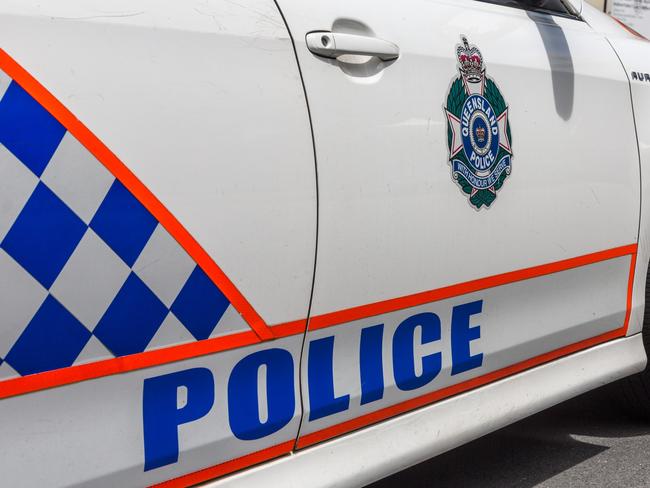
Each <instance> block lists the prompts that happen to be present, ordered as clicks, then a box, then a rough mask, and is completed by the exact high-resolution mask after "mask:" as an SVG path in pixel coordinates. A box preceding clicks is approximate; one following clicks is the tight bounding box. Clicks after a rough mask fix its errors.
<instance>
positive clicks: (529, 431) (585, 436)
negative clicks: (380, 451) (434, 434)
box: [369, 385, 650, 488]
mask: <svg viewBox="0 0 650 488" xmlns="http://www.w3.org/2000/svg"><path fill="white" fill-rule="evenodd" d="M619 395H620V390H619V389H618V387H617V385H610V386H608V387H605V388H601V389H599V390H596V391H593V392H590V393H587V394H585V395H582V396H580V397H577V398H575V399H573V400H570V401H568V402H565V403H562V404H560V405H557V406H555V407H553V408H551V409H549V410H546V411H544V412H541V413H539V414H537V415H534V416H532V417H529V418H527V419H525V420H522V421H520V422H517V423H515V424H513V425H511V426H508V427H505V428H503V429H501V430H499V431H496V432H494V433H492V434H489V435H487V436H485V437H482V438H480V439H477V440H475V441H473V442H471V443H469V444H466V445H464V446H461V447H459V448H457V449H454V450H452V451H449V452H447V453H445V454H442V455H440V456H437V457H435V458H433V459H431V460H429V461H426V462H423V463H421V464H418V465H416V466H414V467H412V468H409V469H407V470H404V471H402V472H400V473H397V474H395V475H393V476H390V477H388V478H385V479H383V480H381V481H379V482H377V483H374V484H372V485H369V488H392V487H396V486H399V487H409V488H424V487H426V488H429V487H436V488H452V487H453V488H458V487H463V488H479V487H480V488H489V487H494V488H497V487H498V488H509V487H517V488H531V487H534V486H537V485H539V484H541V483H543V482H544V481H546V480H548V479H550V478H552V477H554V476H556V475H558V474H560V473H562V472H564V471H567V470H569V469H570V468H572V467H574V466H576V465H578V464H580V463H583V462H584V461H586V460H588V459H590V458H592V457H594V456H597V455H599V454H601V453H603V452H604V451H607V450H608V449H609V447H608V446H607V441H603V442H599V441H598V440H599V439H611V438H617V439H619V438H626V437H639V436H645V435H648V434H650V426H649V425H648V424H647V423H643V422H641V421H638V420H634V419H632V418H630V417H629V416H627V415H625V414H624V413H622V412H623V410H622V408H621V406H620V405H619V404H618V402H617V397H618V396H619Z"/></svg>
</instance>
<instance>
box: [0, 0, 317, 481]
mask: <svg viewBox="0 0 650 488" xmlns="http://www.w3.org/2000/svg"><path fill="white" fill-rule="evenodd" d="M315 180H316V178H315V170H314V159H313V145H312V139H311V132H310V127H309V117H308V114H307V104H306V101H305V96H304V91H303V87H302V83H301V81H300V74H299V70H298V66H297V64H296V59H295V53H294V51H293V46H292V45H291V41H290V38H289V34H288V32H287V30H286V28H285V25H284V22H283V20H282V17H281V15H280V12H279V11H278V9H277V7H276V5H275V3H274V2H273V1H272V0H247V1H246V2H245V5H239V4H238V3H233V2H230V1H227V0H209V1H201V2H182V1H181V2H178V1H160V2H153V3H152V2H150V1H148V0H135V1H131V0H130V1H128V2H119V1H118V2H115V1H103V0H98V1H94V2H88V3H79V2H66V1H60V2H53V3H51V4H48V5H44V4H41V3H39V2H32V1H18V2H11V1H9V2H3V3H2V5H0V452H2V456H0V472H2V481H1V482H0V484H2V485H3V486H23V487H29V486H35V487H38V486H52V487H59V486H107V487H112V486H120V487H130V486H139V487H141V486H150V485H153V484H156V483H160V482H165V481H169V480H173V482H172V483H171V484H172V485H173V486H187V485H193V484H196V483H198V482H199V481H202V480H205V479H210V478H214V477H217V476H219V475H223V474H225V473H228V472H231V471H234V470H237V469H242V468H244V467H246V466H249V465H251V464H255V463H258V462H261V461H262V460H265V459H269V458H272V457H274V456H279V455H282V454H285V453H288V452H289V451H291V450H292V449H293V446H294V443H295V439H296V436H297V432H298V427H299V423H300V418H301V404H300V398H299V395H300V391H299V387H298V383H299V381H298V368H299V361H300V354H301V347H302V341H303V337H304V330H305V327H306V317H307V311H308V305H309V300H310V294H311V285H312V278H313V266H314V253H315V239H316V186H315Z"/></svg>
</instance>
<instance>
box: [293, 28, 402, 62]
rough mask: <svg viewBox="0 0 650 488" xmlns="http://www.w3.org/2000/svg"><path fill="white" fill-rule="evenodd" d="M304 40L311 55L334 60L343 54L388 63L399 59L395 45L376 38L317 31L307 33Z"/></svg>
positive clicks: (397, 48)
mask: <svg viewBox="0 0 650 488" xmlns="http://www.w3.org/2000/svg"><path fill="white" fill-rule="evenodd" d="M305 40H306V42H307V48H308V49H309V50H310V51H311V52H312V53H314V54H317V55H319V56H324V57H326V58H333V59H336V58H338V57H339V56H342V55H344V54H359V55H362V56H376V57H378V58H379V59H381V60H382V61H390V60H392V59H397V58H398V57H399V47H397V45H396V44H393V43H392V42H390V41H385V40H383V39H377V38H376V37H369V36H359V35H356V34H344V33H339V32H336V33H334V32H327V31H319V32H309V33H308V34H307V35H306V36H305Z"/></svg>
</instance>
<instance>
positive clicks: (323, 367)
mask: <svg viewBox="0 0 650 488" xmlns="http://www.w3.org/2000/svg"><path fill="white" fill-rule="evenodd" d="M307 383H308V385H309V405H310V410H309V420H316V419H320V418H323V417H328V416H330V415H334V414H335V413H339V412H343V411H345V410H347V409H348V408H349V406H350V395H343V396H340V397H337V396H335V395H334V336H330V337H325V338H323V339H318V340H315V341H311V342H310V343H309V355H308V357H307Z"/></svg>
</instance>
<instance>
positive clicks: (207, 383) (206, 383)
mask: <svg viewBox="0 0 650 488" xmlns="http://www.w3.org/2000/svg"><path fill="white" fill-rule="evenodd" d="M482 311H483V301H482V300H477V301H473V302H469V303H464V304H460V305H456V306H454V307H453V309H452V311H451V324H450V327H449V328H448V329H447V328H444V329H443V327H442V322H441V319H440V316H439V315H437V314H435V313H433V312H421V313H417V314H415V315H411V316H410V317H407V318H406V319H404V320H402V321H401V322H400V323H399V324H398V325H397V327H396V328H395V331H394V332H393V333H392V334H386V333H385V331H386V329H387V327H386V326H385V324H381V323H380V324H374V325H372V326H368V327H364V328H362V329H361V330H360V331H359V337H358V338H359V347H358V356H357V360H358V362H357V367H358V370H357V374H358V379H359V383H358V384H359V387H358V390H357V391H355V389H354V388H351V391H341V389H340V388H336V385H335V376H334V371H335V362H334V360H335V354H334V352H335V347H336V344H337V342H336V341H337V340H341V336H337V335H336V334H335V333H333V334H332V335H329V336H325V337H319V338H314V339H312V340H311V341H310V342H309V343H308V346H307V351H306V353H307V385H306V390H307V398H308V400H309V415H308V420H309V421H310V422H312V421H316V420H319V419H323V418H326V417H330V416H333V415H336V414H339V413H341V412H345V411H347V410H349V409H350V405H351V404H352V405H356V406H357V408H358V406H360V405H369V404H372V403H373V402H378V401H381V400H382V399H384V394H385V389H386V385H385V378H388V377H389V374H390V373H389V372H388V371H385V368H384V355H390V356H389V357H391V358H392V377H393V378H394V381H395V384H394V385H393V386H392V388H393V391H395V390H401V391H409V392H410V391H415V390H418V389H421V388H424V387H425V386H427V385H429V384H431V383H432V382H433V381H434V380H435V379H436V378H437V377H438V376H440V374H441V373H442V372H443V369H442V365H443V358H445V357H447V356H446V355H447V354H449V359H450V361H448V362H447V363H451V370H450V371H449V370H447V369H445V371H446V372H447V374H450V375H452V376H453V375H458V374H461V373H466V372H468V371H471V370H474V369H477V368H480V367H481V366H482V365H483V353H480V352H475V353H474V354H472V349H474V350H476V348H477V347H478V343H474V342H475V341H477V340H478V339H480V338H481V326H480V325H478V324H476V317H475V316H476V315H479V314H481V313H482ZM447 330H448V331H449V334H450V337H449V339H450V341H449V342H450V351H447V350H446V349H445V350H443V347H442V346H443V342H442V338H443V332H444V331H447ZM473 343H474V346H472V344H473ZM417 345H428V346H429V351H431V352H427V353H426V354H418V353H417V352H416V351H417V349H418V348H417V347H416V346H417ZM262 347H263V346H262ZM294 353H295V352H294ZM219 357H220V356H219V355H216V356H214V358H215V360H217V359H218V358H219ZM348 359H350V358H348ZM218 365H219V363H218V362H217V363H215V366H218ZM296 371H297V369H296V364H295V361H294V356H293V355H292V353H291V352H289V351H288V350H286V349H282V348H279V347H274V348H269V349H261V350H257V351H255V352H252V353H251V354H248V355H247V356H244V357H243V358H242V359H240V360H239V361H238V362H237V363H236V364H235V365H234V366H233V367H232V369H231V370H230V372H229V374H228V370H225V371H224V370H223V369H221V368H217V367H215V368H213V369H207V368H192V369H186V370H183V371H178V372H174V373H170V374H164V375H161V376H156V377H152V378H147V379H145V380H144V385H143V396H142V415H143V436H144V457H145V459H144V469H145V471H148V470H152V469H155V468H160V467H162V466H166V465H169V464H173V463H176V462H178V458H179V450H180V449H179V437H178V430H179V427H180V426H181V425H183V424H186V423H189V422H196V421H199V420H200V419H202V418H203V417H205V416H206V415H208V414H211V415H222V416H224V417H226V416H227V423H226V424H227V425H228V427H229V428H230V431H231V432H230V434H231V435H232V437H233V438H235V439H239V440H241V441H251V440H257V439H262V438H264V437H267V436H270V435H272V434H274V433H276V432H278V431H280V430H281V429H283V428H284V427H286V426H287V425H288V424H289V423H290V422H291V421H292V420H294V419H296V418H297V415H298V414H299V412H296V391H298V389H299V387H300V385H299V384H298V380H297V374H296ZM222 372H223V373H224V374H227V375H228V381H227V388H225V390H226V391H224V392H223V393H222V395H224V396H225V398H223V400H224V402H225V403H223V405H224V407H225V405H226V404H227V408H218V409H213V406H214V403H215V376H214V375H216V374H221V373H222ZM350 373H352V372H350ZM217 384H223V382H221V381H219V382H217ZM348 384H349V383H348ZM339 386H340V385H339ZM180 389H185V390H186V392H187V401H186V402H185V404H184V405H179V404H178V396H179V395H178V393H179V390H180ZM226 424H224V423H223V422H221V423H219V424H218V425H226Z"/></svg>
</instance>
